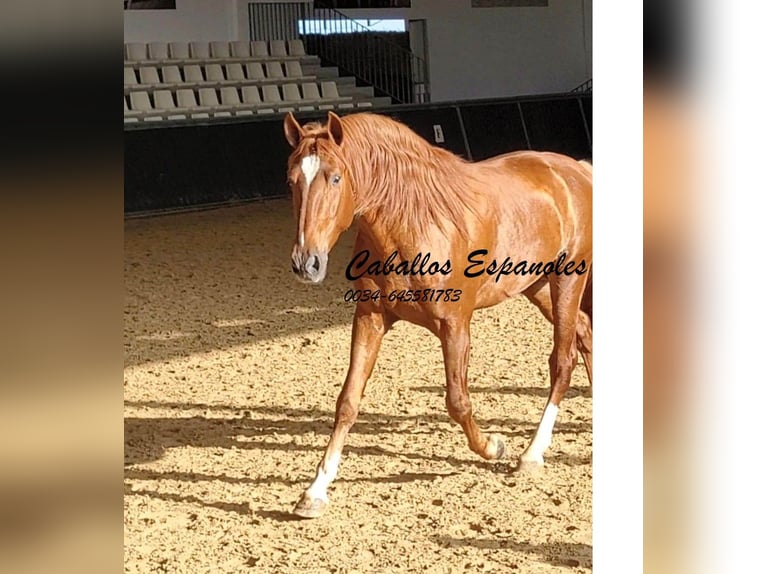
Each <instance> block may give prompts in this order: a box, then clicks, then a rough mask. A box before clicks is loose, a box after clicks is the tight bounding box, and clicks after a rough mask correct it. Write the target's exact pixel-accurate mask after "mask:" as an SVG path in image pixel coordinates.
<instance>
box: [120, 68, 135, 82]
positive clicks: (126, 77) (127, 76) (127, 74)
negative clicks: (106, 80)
mask: <svg viewBox="0 0 766 574" xmlns="http://www.w3.org/2000/svg"><path fill="white" fill-rule="evenodd" d="M122 81H123V84H124V85H126V86H136V85H138V80H136V71H135V70H134V69H133V68H123V74H122Z"/></svg>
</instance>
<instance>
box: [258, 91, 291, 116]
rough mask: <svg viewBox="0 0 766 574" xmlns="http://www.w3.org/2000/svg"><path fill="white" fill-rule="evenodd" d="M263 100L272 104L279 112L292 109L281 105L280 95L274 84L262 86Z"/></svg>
mask: <svg viewBox="0 0 766 574" xmlns="http://www.w3.org/2000/svg"><path fill="white" fill-rule="evenodd" d="M263 101H264V103H266V104H273V105H274V106H275V107H276V108H277V111H279V112H283V111H284V112H290V111H293V110H294V108H292V107H283V106H282V105H281V104H282V95H281V94H280V93H279V88H278V87H277V86H275V85H268V86H263Z"/></svg>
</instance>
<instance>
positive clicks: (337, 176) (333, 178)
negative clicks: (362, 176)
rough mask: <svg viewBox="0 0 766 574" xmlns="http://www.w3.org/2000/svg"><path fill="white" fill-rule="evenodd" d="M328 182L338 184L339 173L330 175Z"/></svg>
mask: <svg viewBox="0 0 766 574" xmlns="http://www.w3.org/2000/svg"><path fill="white" fill-rule="evenodd" d="M330 182H331V183H332V184H333V185H338V184H339V183H340V176H339V175H334V176H332V179H331V180H330Z"/></svg>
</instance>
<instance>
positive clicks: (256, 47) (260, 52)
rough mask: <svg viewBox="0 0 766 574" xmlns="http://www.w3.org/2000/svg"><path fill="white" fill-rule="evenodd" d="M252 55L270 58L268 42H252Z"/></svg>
mask: <svg viewBox="0 0 766 574" xmlns="http://www.w3.org/2000/svg"><path fill="white" fill-rule="evenodd" d="M250 55H251V56H254V57H256V58H268V57H269V50H268V45H267V44H266V42H264V41H263V40H256V41H254V42H250Z"/></svg>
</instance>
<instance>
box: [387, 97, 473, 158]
mask: <svg viewBox="0 0 766 574" xmlns="http://www.w3.org/2000/svg"><path fill="white" fill-rule="evenodd" d="M386 115H387V116H390V117H391V118H393V119H395V120H397V121H399V122H401V123H403V124H405V125H406V126H408V127H409V128H410V129H412V131H414V132H415V133H416V134H418V135H419V136H420V137H422V138H424V139H425V140H426V141H428V143H430V144H432V145H435V146H439V147H442V148H444V149H448V150H449V151H451V152H452V153H455V154H457V155H459V156H462V157H466V158H467V157H468V154H467V152H466V149H465V140H464V139H463V133H462V132H461V131H460V121H459V120H458V117H457V110H456V109H455V108H436V109H428V110H412V109H406V110H401V111H396V112H391V113H387V114H386ZM435 125H438V126H441V129H442V133H443V134H444V143H436V141H435V139H434V126H435Z"/></svg>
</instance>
